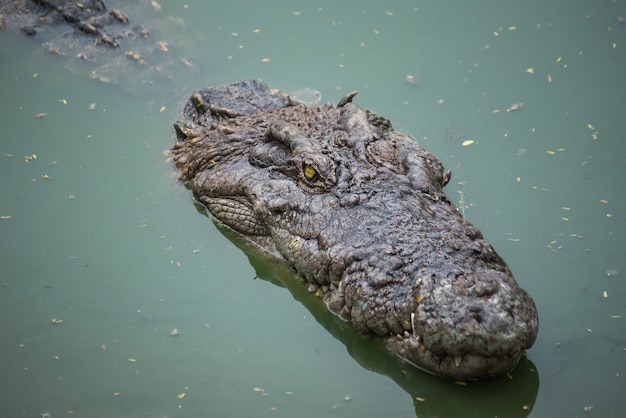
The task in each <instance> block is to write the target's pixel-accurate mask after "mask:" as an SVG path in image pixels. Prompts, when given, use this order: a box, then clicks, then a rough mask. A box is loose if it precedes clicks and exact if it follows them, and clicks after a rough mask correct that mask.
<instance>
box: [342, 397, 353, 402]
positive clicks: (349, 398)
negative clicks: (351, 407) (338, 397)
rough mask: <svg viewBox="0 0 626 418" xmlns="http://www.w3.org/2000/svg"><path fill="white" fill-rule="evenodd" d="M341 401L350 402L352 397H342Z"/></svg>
mask: <svg viewBox="0 0 626 418" xmlns="http://www.w3.org/2000/svg"><path fill="white" fill-rule="evenodd" d="M343 400H344V401H345V402H350V401H351V400H352V396H344V397H343Z"/></svg>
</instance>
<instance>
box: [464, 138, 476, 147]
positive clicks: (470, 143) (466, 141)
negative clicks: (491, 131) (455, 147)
mask: <svg viewBox="0 0 626 418" xmlns="http://www.w3.org/2000/svg"><path fill="white" fill-rule="evenodd" d="M473 143H474V140H473V139H466V140H465V141H463V142H462V143H461V146H463V147H468V146H470V145H472V144H473Z"/></svg>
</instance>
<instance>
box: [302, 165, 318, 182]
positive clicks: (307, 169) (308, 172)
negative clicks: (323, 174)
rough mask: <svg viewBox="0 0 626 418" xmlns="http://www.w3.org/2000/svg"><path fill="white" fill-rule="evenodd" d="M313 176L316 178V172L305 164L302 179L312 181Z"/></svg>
mask: <svg viewBox="0 0 626 418" xmlns="http://www.w3.org/2000/svg"><path fill="white" fill-rule="evenodd" d="M315 176H317V171H315V169H314V168H313V167H311V166H310V165H306V164H305V165H304V177H306V178H307V180H313V179H314V178H315Z"/></svg>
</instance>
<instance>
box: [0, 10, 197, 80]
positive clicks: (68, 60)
mask: <svg viewBox="0 0 626 418" xmlns="http://www.w3.org/2000/svg"><path fill="white" fill-rule="evenodd" d="M107 3H109V2H108V1H107ZM114 3H116V4H119V3H121V5H122V6H123V8H124V10H121V9H118V8H115V7H110V6H108V5H107V4H106V3H105V1H104V0H82V1H76V0H0V30H2V29H6V31H11V32H21V33H22V34H24V35H26V36H28V37H32V38H33V39H35V40H36V41H37V42H39V43H41V46H42V47H43V50H44V51H47V52H49V53H50V54H53V55H56V56H60V57H64V58H65V60H64V61H65V64H64V66H65V68H67V69H68V70H69V71H71V72H74V73H79V74H85V73H86V74H88V75H89V77H91V78H92V79H94V80H97V81H100V82H103V83H106V84H123V85H124V86H125V87H126V90H134V89H136V88H137V86H142V87H144V88H145V87H150V86H152V85H155V84H158V85H159V87H160V89H162V88H163V86H162V84H161V83H160V82H163V81H172V80H174V74H184V73H186V72H189V71H191V70H192V67H193V64H192V63H191V62H190V61H189V60H187V59H186V58H181V59H176V56H177V55H178V54H177V53H174V54H172V53H170V52H168V51H170V49H176V50H177V51H178V52H181V45H180V43H179V42H175V41H167V42H166V41H165V40H159V39H154V38H153V34H152V33H151V30H152V29H154V28H152V27H151V28H150V29H148V28H147V27H146V26H144V25H143V24H138V23H136V22H135V21H134V18H133V16H142V18H143V19H144V20H147V21H148V22H150V26H152V25H155V26H156V28H157V37H158V33H159V32H158V28H159V27H162V26H163V25H167V24H168V21H167V20H165V19H158V18H157V17H156V16H157V12H158V11H160V10H161V6H160V5H159V4H158V3H157V2H154V1H153V2H126V3H123V2H119V1H117V2H114ZM146 3H150V4H146ZM129 16H130V17H129Z"/></svg>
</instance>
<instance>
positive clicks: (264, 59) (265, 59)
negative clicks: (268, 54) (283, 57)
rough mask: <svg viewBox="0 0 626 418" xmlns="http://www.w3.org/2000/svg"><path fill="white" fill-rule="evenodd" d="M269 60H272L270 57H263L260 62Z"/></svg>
mask: <svg viewBox="0 0 626 418" xmlns="http://www.w3.org/2000/svg"><path fill="white" fill-rule="evenodd" d="M270 61H272V59H271V58H263V59H261V62H270Z"/></svg>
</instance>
